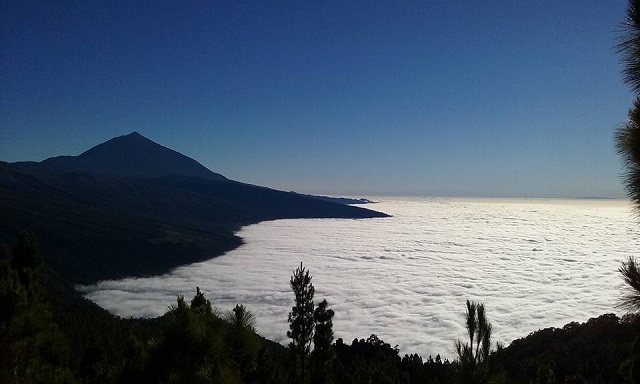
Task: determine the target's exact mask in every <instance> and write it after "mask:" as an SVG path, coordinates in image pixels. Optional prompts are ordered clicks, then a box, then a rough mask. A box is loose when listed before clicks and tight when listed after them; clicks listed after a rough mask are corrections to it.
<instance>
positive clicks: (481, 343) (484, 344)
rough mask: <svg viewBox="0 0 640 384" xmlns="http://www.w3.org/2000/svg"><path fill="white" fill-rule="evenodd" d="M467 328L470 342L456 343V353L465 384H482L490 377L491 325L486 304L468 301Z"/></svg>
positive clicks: (459, 341)
mask: <svg viewBox="0 0 640 384" xmlns="http://www.w3.org/2000/svg"><path fill="white" fill-rule="evenodd" d="M465 319H466V326H467V334H468V336H469V342H468V343H463V342H462V341H461V340H458V341H457V342H456V352H457V353H458V358H459V361H460V365H461V369H462V381H463V382H464V383H480V382H483V381H484V380H486V379H487V377H488V376H489V374H490V372H489V368H490V364H489V356H490V352H491V328H492V327H491V323H489V321H488V320H487V317H486V313H485V308H484V304H482V303H476V302H473V301H469V300H467V312H466V316H465Z"/></svg>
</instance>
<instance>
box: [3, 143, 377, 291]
mask: <svg viewBox="0 0 640 384" xmlns="http://www.w3.org/2000/svg"><path fill="white" fill-rule="evenodd" d="M54 159H58V160H54ZM59 159H63V160H59ZM111 159H112V160H111ZM52 161H53V162H54V163H55V162H58V165H56V167H53V168H55V169H56V171H55V172H53V171H51V169H50V167H49V165H47V164H50V163H51V162H52ZM63 163H64V164H63ZM128 163H131V167H130V168H126V167H124V166H125V165H126V164H128ZM134 163H136V164H137V165H136V164H134ZM43 164H44V165H43ZM60 164H63V165H64V166H62V165H60ZM79 164H81V165H82V166H80V165H79ZM87 164H89V165H91V166H89V165H87ZM110 166H111V168H109V167H110ZM121 166H122V167H124V168H122V169H120V168H119V167H121ZM92 167H93V168H92ZM162 167H166V170H165V171H163V168H162ZM118 172H119V173H118ZM140 173H143V174H144V177H136V175H137V174H140ZM192 173H194V174H196V173H197V174H198V175H197V176H194V175H192ZM152 176H160V177H152ZM0 212H2V220H1V221H0V245H2V243H4V244H8V243H9V241H10V239H13V238H15V236H17V235H18V233H19V232H20V231H21V230H29V231H32V232H33V233H34V234H35V235H36V236H37V238H38V239H40V243H41V246H42V249H43V253H44V254H46V255H48V257H49V260H47V263H48V265H50V266H51V267H52V268H53V269H54V270H56V271H57V272H58V273H60V274H61V275H62V276H63V277H65V278H67V279H69V280H71V281H72V282H74V283H83V284H88V283H92V282H96V281H98V280H104V279H112V278H118V277H124V276H145V275H154V274H161V273H165V272H168V271H169V270H171V269H172V268H175V267H177V266H180V265H184V264H188V263H193V262H197V261H203V260H206V259H209V258H212V257H215V256H218V255H221V254H222V253H224V252H227V251H229V250H231V249H234V248H236V247H237V246H239V245H240V244H242V241H241V239H240V238H239V237H237V236H235V235H234V232H235V231H237V230H239V229H240V228H241V227H242V226H244V225H248V224H254V223H257V222H260V221H264V220H275V219H285V218H288V219H290V218H353V219H356V218H371V217H384V216H387V215H385V214H382V213H379V212H375V211H370V210H367V209H363V208H358V207H351V206H348V205H344V204H337V203H334V202H329V201H323V200H319V199H316V198H312V197H306V196H303V195H299V194H296V193H291V192H282V191H277V190H273V189H269V188H264V187H258V186H254V185H249V184H244V183H239V182H236V181H231V180H228V179H226V178H224V177H223V176H221V175H218V174H216V173H214V172H211V171H209V170H208V169H206V168H204V167H203V166H201V165H200V164H198V163H197V162H196V161H195V160H192V159H189V158H188V157H186V156H183V155H181V154H179V153H177V152H174V151H172V150H170V149H168V148H165V147H162V146H160V145H158V144H155V143H154V142H152V141H150V140H148V139H146V138H144V137H142V136H141V135H139V134H137V133H133V134H130V135H127V136H121V137H117V138H115V139H112V140H110V141H107V142H106V143H103V144H100V145H98V146H96V147H94V148H92V149H90V150H89V151H87V152H85V153H84V154H82V155H80V156H78V157H66V158H53V159H50V160H45V161H44V162H42V163H14V164H9V163H2V162H0Z"/></svg>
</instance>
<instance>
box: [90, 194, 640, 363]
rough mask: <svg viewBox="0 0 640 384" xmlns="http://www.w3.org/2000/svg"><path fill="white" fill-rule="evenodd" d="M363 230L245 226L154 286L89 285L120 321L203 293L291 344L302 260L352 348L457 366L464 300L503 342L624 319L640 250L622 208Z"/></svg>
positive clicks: (537, 205)
mask: <svg viewBox="0 0 640 384" xmlns="http://www.w3.org/2000/svg"><path fill="white" fill-rule="evenodd" d="M371 207H372V208H374V209H377V210H380V211H383V212H386V213H389V214H392V215H394V216H393V217H391V218H383V219H367V220H326V219H316V220H278V221H271V222H264V223H260V224H256V225H252V226H249V227H246V228H243V229H242V230H241V231H240V232H239V235H240V236H241V237H243V238H244V239H245V241H246V245H243V246H242V247H240V248H238V249H236V250H234V251H232V252H229V253H228V254H226V255H224V256H221V257H218V258H215V259H213V260H210V261H206V262H202V263H197V264H192V265H188V266H185V267H181V268H177V269H176V270H174V271H173V272H172V273H170V274H167V275H163V276H157V277H150V278H130V279H123V280H119V281H104V282H101V283H98V284H96V285H94V286H87V287H80V289H81V290H82V291H83V292H85V294H86V296H87V297H88V298H89V299H91V300H93V301H94V302H96V303H98V304H99V305H101V306H102V307H104V308H106V309H108V310H109V311H111V312H112V313H115V314H117V315H120V316H123V317H129V316H133V317H153V316H158V315H161V314H163V313H164V312H166V310H167V308H168V306H169V305H171V304H174V303H175V299H176V295H178V294H183V295H185V297H186V298H187V299H189V300H190V299H191V298H192V297H193V295H194V294H195V287H196V286H199V287H200V288H201V289H202V290H203V291H204V292H205V295H206V297H207V298H208V299H210V300H211V303H212V304H213V305H215V306H217V307H219V308H220V309H223V310H228V309H231V308H232V307H233V306H234V305H235V304H236V303H242V304H245V305H246V306H247V307H248V308H249V309H250V310H251V311H252V312H254V313H255V314H256V316H257V328H258V330H259V332H260V334H262V335H263V336H265V337H267V338H270V339H272V340H274V341H278V342H280V343H282V344H285V345H286V343H287V338H286V331H287V329H288V323H287V314H288V312H289V310H290V308H291V306H292V305H293V294H292V292H291V290H290V287H289V278H290V276H291V274H292V271H293V270H294V269H295V268H296V267H297V266H298V265H299V264H300V262H301V261H302V262H303V263H304V266H305V267H307V268H308V269H309V270H310V272H311V275H312V276H313V284H314V286H315V288H316V296H315V297H316V302H319V301H321V300H322V299H323V298H326V299H327V301H328V302H329V304H330V306H331V307H332V308H333V309H334V310H335V313H336V315H335V318H334V331H335V334H336V337H342V338H344V339H345V342H347V343H350V342H351V340H352V339H353V338H355V337H357V338H367V337H368V336H369V335H371V334H372V333H375V334H376V335H378V337H380V338H381V339H383V340H384V341H385V342H387V343H390V344H391V345H395V344H398V345H399V348H400V351H401V353H414V352H416V353H419V354H420V355H422V356H423V357H425V358H426V357H427V356H428V355H430V354H431V355H434V356H435V354H437V353H440V354H441V355H442V356H445V357H453V356H454V350H453V342H454V340H455V339H457V338H463V337H464V335H465V330H464V325H463V316H464V308H465V306H464V303H465V300H466V299H472V300H477V301H482V302H484V303H485V306H486V307H487V314H488V317H489V319H490V321H491V322H492V323H493V330H494V339H495V341H502V342H505V343H507V344H508V343H509V342H510V341H512V340H514V339H516V338H520V337H524V336H526V335H527V334H529V333H530V332H532V331H535V330H538V329H541V328H546V327H551V326H553V327H561V326H563V325H564V324H566V323H568V322H571V321H579V322H583V321H586V320H588V319H589V318H591V317H595V316H599V315H601V314H604V313H618V314H620V313H621V311H620V310H618V309H616V307H615V305H616V303H617V300H618V298H619V297H620V295H621V293H622V291H623V288H624V287H623V283H622V279H621V278H620V277H619V274H618V273H617V268H618V267H619V265H620V262H621V261H622V260H624V259H626V258H627V257H628V256H632V255H634V253H635V252H636V251H637V250H638V249H640V239H639V237H638V233H639V232H640V229H639V228H638V225H637V223H636V221H635V220H634V217H633V215H632V213H631V209H630V206H629V205H628V204H627V203H626V202H621V201H576V200H573V201H572V200H558V201H551V200H488V199H468V200H459V199H404V200H398V199H385V201H383V202H381V203H379V204H376V205H372V206H371Z"/></svg>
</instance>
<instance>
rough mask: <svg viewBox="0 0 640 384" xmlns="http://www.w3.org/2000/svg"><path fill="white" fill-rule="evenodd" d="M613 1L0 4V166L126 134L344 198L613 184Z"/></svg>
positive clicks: (255, 179) (618, 105)
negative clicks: (134, 134) (136, 135)
mask: <svg viewBox="0 0 640 384" xmlns="http://www.w3.org/2000/svg"><path fill="white" fill-rule="evenodd" d="M625 8H626V2H625V1H621V0H620V1H618V0H616V1H613V0H608V1H600V0H591V1H584V0H583V1H574V0H572V1H568V0H563V1H557V0H553V1H547V0H544V1H526V2H523V1H471V0H469V1H353V2H345V1H281V0H280V1H237V0H233V1H213V0H211V1H133V0H127V1H108V2H105V1H98V0H86V1H84V0H83V1H81V0H76V1H60V2H57V1H48V0H47V1H29V0H20V1H17V0H8V1H4V2H3V3H2V5H1V6H0V21H1V24H0V28H1V29H0V31H1V35H0V160H3V161H19V160H38V161H39V160H43V159H45V158H47V157H51V156H57V155H65V154H69V155H78V154H80V153H81V152H83V151H84V150H86V149H88V148H90V147H92V146H93V145H95V144H98V143H100V142H103V141H105V140H108V139H110V138H112V137H114V136H119V135H123V134H127V133H130V132H132V131H138V132H140V133H141V134H143V135H145V136H146V137H148V138H149V139H151V140H154V141H156V142H158V143H160V144H162V145H165V146H168V147H170V148H172V149H175V150H177V151H179V152H181V153H184V154H185V155H187V156H190V157H192V158H195V159H196V160H198V161H199V162H201V163H202V164H203V165H205V166H207V167H208V168H210V169H211V170H213V171H216V172H220V173H222V174H224V175H226V176H227V177H230V178H232V179H236V180H240V181H244V182H248V183H254V184H259V185H265V186H269V187H273V188H278V189H284V190H296V191H299V192H309V193H324V194H344V195H380V194H394V195H397V194H413V195H471V196H474V195H476V196H566V197H581V196H614V197H615V196H617V197H623V196H624V192H623V189H622V187H621V182H620V177H619V175H620V173H621V172H622V169H623V168H622V163H621V160H620V158H619V157H618V155H617V154H616V151H615V148H614V142H613V132H614V130H615V128H616V127H618V126H619V125H620V124H621V123H623V122H624V120H625V119H626V113H627V110H628V108H629V107H630V105H631V100H632V94H631V92H630V91H629V90H628V88H627V87H626V86H625V85H624V84H622V82H621V80H620V69H621V65H620V57H619V55H617V54H616V52H615V49H614V46H615V44H616V41H617V39H618V38H619V36H620V30H621V24H622V22H623V19H624V15H625Z"/></svg>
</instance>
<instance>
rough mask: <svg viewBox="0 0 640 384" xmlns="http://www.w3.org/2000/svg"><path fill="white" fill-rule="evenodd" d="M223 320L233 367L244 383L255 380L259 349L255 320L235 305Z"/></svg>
mask: <svg viewBox="0 0 640 384" xmlns="http://www.w3.org/2000/svg"><path fill="white" fill-rule="evenodd" d="M224 319H225V320H226V321H227V323H229V325H230V326H229V327H228V329H227V332H226V336H225V341H226V343H227V346H228V349H229V352H230V354H231V360H232V362H233V365H234V367H235V368H236V370H237V371H238V372H240V373H241V374H242V376H243V379H244V381H245V382H250V381H252V379H254V378H255V375H253V373H254V372H255V371H256V368H257V367H256V358H257V353H258V347H259V340H258V336H257V335H256V333H255V328H254V327H255V323H256V318H255V315H254V314H253V313H251V312H250V311H248V310H247V309H246V308H245V306H244V305H241V304H237V305H236V306H235V307H234V308H233V309H232V310H231V311H229V312H227V314H226V315H225V316H224Z"/></svg>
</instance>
